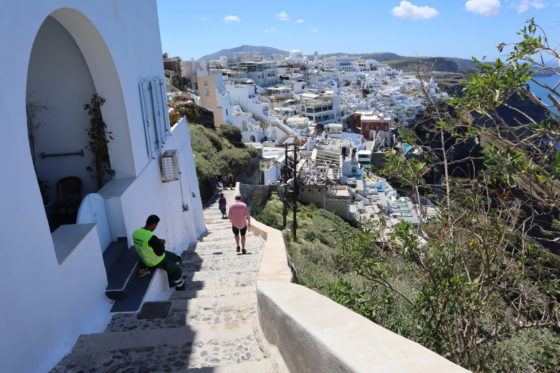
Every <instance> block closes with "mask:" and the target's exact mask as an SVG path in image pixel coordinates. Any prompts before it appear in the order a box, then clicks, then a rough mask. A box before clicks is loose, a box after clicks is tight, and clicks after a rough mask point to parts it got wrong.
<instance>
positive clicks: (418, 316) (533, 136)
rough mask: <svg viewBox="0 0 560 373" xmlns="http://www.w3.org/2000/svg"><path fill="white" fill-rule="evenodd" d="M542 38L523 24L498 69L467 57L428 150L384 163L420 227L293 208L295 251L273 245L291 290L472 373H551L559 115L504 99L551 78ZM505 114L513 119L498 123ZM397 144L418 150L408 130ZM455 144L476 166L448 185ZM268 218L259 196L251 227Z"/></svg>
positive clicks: (272, 214) (558, 317)
mask: <svg viewBox="0 0 560 373" xmlns="http://www.w3.org/2000/svg"><path fill="white" fill-rule="evenodd" d="M541 31H542V30H540V29H539V28H538V26H537V25H536V24H535V23H534V21H533V20H531V21H529V23H528V25H527V26H526V27H525V28H524V29H523V30H522V31H521V32H520V33H519V35H521V36H522V40H521V41H519V42H517V43H514V44H513V45H512V46H511V48H509V51H508V54H507V56H506V58H505V60H498V61H496V62H495V63H494V64H486V63H483V62H480V61H478V60H475V62H476V63H477V64H478V67H479V72H478V73H477V74H473V75H472V76H471V79H470V81H469V82H468V83H467V84H466V85H465V87H464V92H463V96H462V97H461V98H457V99H455V100H453V101H452V102H450V103H447V104H445V105H438V104H434V105H432V107H431V109H430V111H429V113H427V114H425V115H426V122H429V123H428V124H427V125H426V126H427V127H429V129H424V130H425V132H424V133H423V134H422V136H421V137H422V138H424V134H425V133H427V132H428V131H431V133H433V134H434V135H433V137H432V139H431V140H432V141H433V140H434V139H435V141H438V142H439V144H438V145H436V146H432V147H426V148H424V150H425V151H424V155H423V156H410V157H404V156H403V155H401V154H395V153H393V152H391V153H388V154H386V167H385V168H384V170H381V171H380V172H381V173H382V174H383V175H384V176H386V177H387V178H388V179H390V180H391V182H396V183H398V185H399V186H402V187H404V188H405V189H406V190H407V191H409V192H410V193H411V194H412V196H413V198H414V199H419V198H420V196H421V195H428V196H433V199H434V202H435V203H436V205H437V208H438V209H439V214H437V215H436V216H433V217H432V218H431V221H427V222H423V223H422V224H421V225H420V226H416V227H414V226H412V225H410V224H408V223H401V224H397V225H392V226H391V227H390V229H387V228H389V227H387V226H386V225H385V224H388V222H384V221H383V220H381V221H380V222H378V223H375V224H374V223H372V222H363V223H362V226H361V227H360V230H358V229H356V228H355V227H352V226H350V225H348V224H346V223H345V222H343V221H342V220H337V219H338V218H336V217H334V216H333V215H332V214H331V213H329V212H327V211H324V210H320V209H314V208H312V207H310V206H303V205H301V206H299V213H298V221H299V227H300V228H299V229H298V242H293V241H292V240H291V235H290V234H288V232H285V234H284V237H285V241H286V245H287V248H288V252H289V254H290V257H291V259H292V262H293V263H294V266H295V268H296V270H297V278H298V281H299V282H300V283H301V284H302V285H305V286H308V287H310V288H312V289H314V290H316V291H318V292H320V293H322V294H325V295H327V296H330V297H331V298H332V299H334V300H335V301H337V302H339V303H340V304H342V305H344V306H346V307H348V308H350V309H352V310H354V311H356V312H358V313H360V314H362V315H363V316H365V317H367V318H369V319H370V320H372V321H374V322H377V323H379V324H381V325H383V326H384V327H386V328H389V329H390V330H393V331H395V332H397V333H399V334H401V335H403V336H405V337H407V338H410V339H412V340H415V341H417V342H419V343H421V344H423V345H424V346H426V347H428V348H430V349H432V350H434V351H436V352H437V353H440V354H442V355H443V356H445V357H447V358H449V359H451V360H453V361H455V362H457V363H458V364H460V365H462V366H465V367H467V368H468V369H471V370H473V371H486V372H502V371H507V372H525V371H539V372H540V371H542V372H552V371H555V370H557V367H558V363H559V356H560V344H559V333H558V330H560V329H559V328H560V311H559V309H560V305H559V304H558V294H560V280H559V279H558V270H559V268H560V259H559V257H558V255H557V254H554V252H553V251H552V250H549V249H548V248H547V247H546V246H545V245H547V244H548V243H551V242H554V240H555V239H556V238H557V237H558V235H559V234H560V228H559V227H560V222H559V220H558V219H557V215H558V212H559V211H560V210H559V209H560V191H559V187H560V184H559V180H558V177H559V174H560V152H559V151H558V150H557V149H555V148H554V146H551V145H553V144H555V143H556V142H557V141H558V139H560V128H559V127H558V123H559V121H558V119H559V118H558V115H557V114H555V113H554V112H550V111H547V118H546V119H544V120H542V121H537V120H534V119H533V118H532V117H531V115H530V114H528V113H525V112H523V111H522V110H521V109H519V108H517V107H512V106H511V105H510V100H509V99H510V98H512V97H515V96H517V97H522V98H523V99H530V100H533V101H534V100H535V99H534V98H532V97H531V95H530V94H528V93H527V92H526V90H527V89H528V82H529V81H530V80H531V79H532V77H533V75H534V74H535V71H536V70H539V69H540V70H546V71H549V72H550V71H551V70H552V71H553V73H555V74H557V75H560V70H559V69H557V68H550V67H549V66H545V65H544V64H543V62H542V61H543V60H544V61H546V60H550V59H551V58H547V59H545V58H542V56H541V55H542V54H544V53H548V54H549V57H550V56H552V57H553V58H558V57H560V55H559V54H558V52H557V51H556V50H554V49H553V48H551V47H550V46H548V44H547V40H546V36H545V35H544V33H542V32H541ZM506 46H507V45H505V44H503V45H500V50H501V51H504V50H506ZM539 60H540V61H539ZM549 92H550V95H551V96H553V97H556V98H558V92H556V91H554V89H552V90H551V89H549ZM534 102H536V103H537V104H539V102H538V101H534ZM541 106H543V108H545V110H548V109H547V108H546V106H544V104H542V105H541ZM504 108H507V109H509V110H512V111H514V112H515V113H516V114H518V116H517V117H516V119H515V120H509V119H505V118H504V117H503V116H502V115H501V112H502V111H501V110H502V109H504ZM480 118H482V123H483V125H480V123H481V120H480ZM399 137H400V140H401V141H405V142H407V143H410V144H413V145H416V146H418V143H419V142H420V140H421V139H420V138H419V136H417V135H416V133H414V132H413V131H410V130H408V129H401V130H399ZM468 142H472V143H474V144H476V145H477V146H479V147H480V149H481V151H480V152H478V153H477V154H475V155H473V156H472V157H470V158H472V160H473V161H478V164H480V165H482V166H483V168H482V169H477V170H475V172H473V174H472V175H471V176H472V177H471V178H468V177H465V178H463V179H462V180H460V179H457V178H453V177H452V175H451V172H450V169H451V164H452V163H453V161H450V158H449V157H450V155H452V154H453V152H454V151H455V149H456V146H458V145H462V144H465V143H468ZM469 160H471V159H469ZM473 167H474V166H473ZM477 167H478V166H477ZM434 174H435V175H438V176H440V179H438V178H434V177H432V176H434ZM433 180H436V181H433ZM439 180H441V181H439ZM442 202H443V203H442ZM420 210H422V207H420ZM281 212H282V204H281V202H280V201H279V200H278V199H277V198H272V199H271V201H270V202H269V203H268V204H267V205H266V207H265V208H264V209H263V210H262V212H261V214H260V215H259V216H258V217H257V219H262V220H263V221H264V222H265V223H267V224H270V225H272V226H275V227H277V228H278V227H279V225H280V224H281V222H282V216H281ZM290 224H291V222H290V215H288V222H287V226H288V227H289V226H290ZM554 244H555V243H554Z"/></svg>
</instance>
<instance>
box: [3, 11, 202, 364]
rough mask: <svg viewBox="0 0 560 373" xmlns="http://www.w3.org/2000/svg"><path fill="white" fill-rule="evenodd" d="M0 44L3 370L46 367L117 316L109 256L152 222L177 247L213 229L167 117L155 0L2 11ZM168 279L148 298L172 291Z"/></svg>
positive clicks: (180, 131) (185, 150)
mask: <svg viewBox="0 0 560 373" xmlns="http://www.w3.org/2000/svg"><path fill="white" fill-rule="evenodd" d="M0 48H1V50H2V51H3V52H2V56H3V57H2V59H1V60H0V67H1V71H2V72H3V74H2V84H1V85H0V97H1V99H0V113H2V121H1V122H0V123H1V124H0V126H1V127H2V136H0V173H1V174H2V182H1V183H0V198H1V199H2V208H1V209H0V227H1V233H0V234H1V238H0V247H1V249H2V257H3V263H4V265H3V270H2V271H1V272H0V280H1V282H2V283H3V284H4V285H3V293H2V297H1V300H0V307H1V308H2V317H1V321H0V325H1V328H0V330H1V331H2V337H1V343H0V362H1V363H0V365H1V367H0V370H1V371H2V372H11V373H16V372H45V371H48V370H49V369H50V368H51V367H52V366H54V364H55V363H56V362H57V361H58V360H59V359H60V358H61V357H62V356H64V354H65V353H67V352H68V351H69V350H70V348H71V346H72V345H73V343H74V342H75V340H76V338H77V336H78V335H79V334H82V333H88V332H96V331H101V330H103V329H104V326H105V324H106V322H107V321H108V319H109V316H110V312H111V311H110V310H111V307H114V304H113V302H112V301H111V300H110V299H109V298H108V297H107V296H106V291H107V286H108V277H109V274H108V270H107V269H106V268H105V265H106V263H104V260H105V259H106V258H105V256H104V253H106V252H107V251H105V250H106V249H107V247H109V246H111V245H114V243H115V242H123V244H124V247H125V250H126V249H127V247H129V246H130V240H131V234H132V232H133V231H134V230H135V229H137V228H139V227H141V226H143V225H144V222H145V220H146V217H147V216H148V215H150V214H157V215H159V216H160V217H161V223H160V225H159V227H158V229H157V230H156V232H155V233H156V234H157V235H158V236H160V237H162V238H165V239H166V240H167V245H166V246H167V249H168V250H172V251H175V252H180V251H182V250H184V249H186V248H187V247H188V245H189V244H190V243H192V242H194V241H195V240H196V239H197V237H198V236H200V235H201V234H203V233H204V231H205V225H204V221H203V217H202V206H201V201H200V193H199V190H198V184H197V178H196V172H195V168H194V164H193V159H192V152H191V148H190V139H189V131H188V124H187V123H186V121H185V120H184V119H183V120H181V121H180V122H179V123H178V124H176V125H175V126H173V127H172V128H171V127H170V125H169V120H168V117H167V104H166V102H167V98H166V94H165V85H164V84H163V83H164V80H163V67H162V62H161V55H162V49H161V42H160V34H159V25H158V16H157V8H156V2H155V0H120V1H110V0H98V1H72V2H70V1H67V0H41V1H39V0H37V1H10V2H3V4H2V11H1V12H0ZM94 94H98V95H100V96H102V97H103V98H104V99H105V100H106V102H105V104H104V105H103V106H102V114H103V118H104V121H105V122H106V123H107V126H108V131H110V133H111V137H112V140H111V141H110V142H109V144H108V154H109V160H110V167H111V169H112V170H114V175H113V176H112V177H110V180H108V182H107V183H106V184H105V185H104V186H103V187H102V188H101V189H100V188H99V186H98V184H97V182H96V179H95V178H94V177H93V176H92V175H91V174H90V172H88V170H87V169H86V168H87V167H88V166H89V165H91V160H92V156H91V151H90V150H89V148H88V143H89V138H88V134H87V129H88V128H89V125H90V117H89V116H88V113H87V112H86V111H84V110H83V106H84V104H87V103H88V102H89V101H90V99H91V97H92V96H93V95H94ZM26 108H27V113H28V114H30V115H26ZM28 118H30V120H29V121H28ZM162 155H169V156H171V157H170V158H166V159H167V161H168V163H167V166H168V168H166V169H165V170H163V171H162V168H161V167H160V160H161V158H162ZM173 155H174V157H173ZM164 176H165V177H167V180H168V181H169V182H162V177H164ZM78 180H79V181H78ZM68 181H71V182H69V183H68ZM106 181H107V180H106ZM69 184H71V185H73V186H72V188H69V189H70V190H68V189H65V188H66V186H67V185H69ZM69 195H70V197H71V199H68V196H69ZM69 200H70V201H72V202H73V203H75V205H73V206H72V204H68V201H69ZM61 209H62V210H63V213H62V212H60V210H61ZM63 215H64V219H61V216H63ZM62 220H65V221H62ZM127 241H128V243H127ZM159 272H160V271H158V272H157V273H156V274H155V275H154V277H152V278H151V280H150V283H149V286H148V288H147V291H146V293H145V297H144V300H147V299H161V298H164V297H166V296H167V295H168V293H167V291H168V290H167V281H166V277H165V273H164V272H161V273H159ZM162 273H163V275H162ZM125 291H126V290H125Z"/></svg>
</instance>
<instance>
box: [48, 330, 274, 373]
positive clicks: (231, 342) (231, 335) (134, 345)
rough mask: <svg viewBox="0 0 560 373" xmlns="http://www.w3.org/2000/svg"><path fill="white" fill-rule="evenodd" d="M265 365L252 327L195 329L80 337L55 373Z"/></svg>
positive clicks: (169, 370)
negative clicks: (245, 363) (249, 363)
mask: <svg viewBox="0 0 560 373" xmlns="http://www.w3.org/2000/svg"><path fill="white" fill-rule="evenodd" d="M264 359H265V356H264V354H263V352H262V351H261V350H260V348H259V346H258V343H257V340H256V337H255V336H254V331H253V325H249V324H246V325H242V326H240V327H238V328H232V329H224V330H222V329H220V330H204V329H202V330H201V329H198V328H196V327H186V326H185V327H182V328H170V329H150V330H134V331H128V332H116V333H101V334H90V335H82V336H80V338H79V339H78V342H77V343H76V345H75V346H74V348H73V350H72V352H71V353H70V354H68V355H67V356H66V357H64V358H63V359H62V360H61V362H60V363H59V364H58V365H57V367H55V368H54V369H53V370H52V371H51V372H53V373H63V372H64V373H77V372H79V371H84V372H88V371H89V372H123V373H124V372H129V371H130V372H171V371H176V372H178V371H185V370H186V369H188V368H203V367H217V366H228V365H234V364H239V363H244V362H250V361H255V362H260V361H263V360H264Z"/></svg>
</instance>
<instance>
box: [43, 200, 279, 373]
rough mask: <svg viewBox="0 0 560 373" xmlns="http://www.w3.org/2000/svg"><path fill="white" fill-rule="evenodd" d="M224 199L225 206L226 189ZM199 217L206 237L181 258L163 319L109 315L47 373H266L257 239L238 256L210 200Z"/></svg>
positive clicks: (259, 243) (227, 226)
mask: <svg viewBox="0 0 560 373" xmlns="http://www.w3.org/2000/svg"><path fill="white" fill-rule="evenodd" d="M225 194H226V198H227V200H228V204H229V203H231V202H233V200H234V198H233V197H234V195H233V191H225ZM204 217H205V219H206V224H207V227H208V232H209V234H208V235H207V236H206V237H205V238H204V240H203V241H202V242H199V243H198V244H197V246H196V248H195V249H194V250H188V251H185V252H184V253H183V254H182V258H183V264H182V265H183V274H184V275H186V276H187V278H186V284H187V290H185V291H178V292H173V294H172V296H171V299H170V301H171V302H172V304H171V308H170V310H169V313H168V315H167V317H166V318H165V319H149V320H145V319H144V320H139V319H137V314H136V313H121V314H115V315H113V317H112V319H111V321H110V322H109V324H108V325H107V328H106V330H105V332H104V333H99V334H89V335H82V336H80V337H79V339H78V341H77V342H76V344H75V346H74V348H73V349H72V352H71V353H70V354H68V355H67V356H65V357H64V358H63V359H62V360H61V361H60V362H59V364H58V365H57V366H56V367H55V368H54V369H53V370H52V371H51V372H53V373H62V372H65V373H68V372H74V373H79V372H119V373H141V372H145V373H147V372H150V373H151V372H200V373H202V372H233V373H237V372H258V373H260V372H262V373H269V372H273V368H272V363H271V362H270V360H269V359H268V358H267V357H266V356H265V354H264V353H263V352H262V351H261V349H260V347H259V344H258V341H257V338H256V336H255V327H256V323H257V320H256V301H257V299H256V287H255V286H256V278H257V272H258V268H259V264H260V259H261V248H262V246H263V241H262V240H261V239H259V238H257V237H255V236H253V235H252V234H251V233H249V232H248V233H247V251H248V254H246V255H238V254H237V253H236V252H235V241H234V239H233V234H232V232H231V225H230V224H229V222H228V220H222V219H221V214H220V212H219V210H218V207H217V202H216V203H214V204H212V205H211V206H210V207H208V208H207V209H206V210H205V212H204Z"/></svg>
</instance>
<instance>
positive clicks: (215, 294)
mask: <svg viewBox="0 0 560 373" xmlns="http://www.w3.org/2000/svg"><path fill="white" fill-rule="evenodd" d="M256 291H257V288H256V285H252V286H243V287H221V288H209V289H203V290H184V291H174V292H173V293H172V294H171V296H170V298H169V299H170V300H175V299H192V298H219V297H225V296H229V295H243V294H251V293H256Z"/></svg>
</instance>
